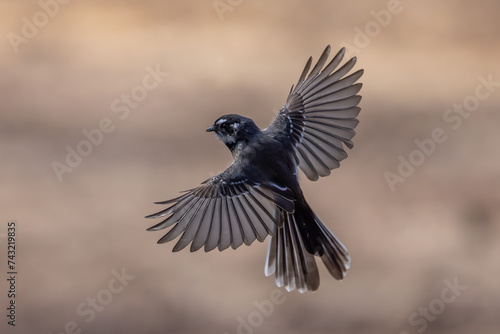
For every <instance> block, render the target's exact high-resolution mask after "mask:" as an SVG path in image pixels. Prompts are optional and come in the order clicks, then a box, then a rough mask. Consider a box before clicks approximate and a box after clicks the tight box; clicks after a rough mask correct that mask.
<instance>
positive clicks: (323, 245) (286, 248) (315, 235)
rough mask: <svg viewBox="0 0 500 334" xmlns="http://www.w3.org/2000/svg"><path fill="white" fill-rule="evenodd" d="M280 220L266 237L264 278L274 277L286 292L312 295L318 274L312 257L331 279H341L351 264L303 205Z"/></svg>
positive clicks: (343, 249)
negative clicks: (266, 250) (321, 265)
mask: <svg viewBox="0 0 500 334" xmlns="http://www.w3.org/2000/svg"><path fill="white" fill-rule="evenodd" d="M304 203H305V202H304ZM283 219H284V221H283V226H282V227H281V228H279V229H278V230H277V231H276V234H275V235H273V236H271V237H270V241H269V247H268V252H267V259H266V267H265V274H266V276H271V275H272V274H275V277H276V284H277V285H278V286H279V287H281V286H285V288H286V289H287V290H288V291H292V290H294V289H297V290H298V291H299V292H301V293H303V292H305V291H315V290H317V289H318V287H319V272H318V267H317V265H316V260H315V258H314V256H318V257H321V259H322V260H323V263H324V264H325V266H326V268H327V269H328V271H329V272H330V274H331V275H332V276H333V277H334V278H335V279H337V280H341V279H343V278H344V276H345V275H346V271H347V270H348V269H349V265H350V262H351V259H350V257H349V254H348V252H347V249H346V248H345V246H344V245H343V244H342V243H341V242H340V241H339V240H338V239H337V238H336V237H335V236H334V235H333V234H332V233H331V232H330V231H329V230H328V228H327V227H326V226H325V225H324V224H323V223H322V222H321V220H320V219H319V218H318V217H317V216H316V215H315V214H314V212H313V211H312V210H311V209H310V207H309V206H308V205H307V203H305V205H304V207H303V208H296V210H295V212H294V213H285V214H284V215H283Z"/></svg>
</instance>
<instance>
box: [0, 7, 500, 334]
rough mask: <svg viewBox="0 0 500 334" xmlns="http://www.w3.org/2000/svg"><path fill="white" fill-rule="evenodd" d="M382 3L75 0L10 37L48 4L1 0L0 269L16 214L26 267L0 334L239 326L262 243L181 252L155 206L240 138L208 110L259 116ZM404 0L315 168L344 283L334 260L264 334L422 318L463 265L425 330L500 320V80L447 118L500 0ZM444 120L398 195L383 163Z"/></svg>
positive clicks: (485, 69)
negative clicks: (10, 320)
mask: <svg viewBox="0 0 500 334" xmlns="http://www.w3.org/2000/svg"><path fill="white" fill-rule="evenodd" d="M224 2H225V1H224ZM233 3H236V2H233ZM388 3H389V2H388V1H357V2H346V1H342V2H340V1H330V2H327V1H324V2H314V3H312V2H305V1H275V2H265V1H255V0H254V1H242V2H241V3H240V4H239V5H235V6H233V7H234V8H233V10H232V11H228V12H225V13H224V14H223V17H224V20H223V21H221V20H220V19H219V16H218V15H217V12H216V11H215V9H214V6H213V2H212V1H198V2H194V1H193V2H186V1H170V2H161V1H142V2H139V1H137V2H136V1H121V2H119V1H115V2H106V3H102V2H98V1H74V2H70V3H68V4H65V5H60V8H59V11H58V13H57V14H55V15H54V17H53V18H50V19H49V21H48V24H47V25H46V26H44V27H42V28H40V29H39V31H38V33H37V34H36V35H35V36H34V37H33V38H30V39H29V40H28V42H27V43H26V44H21V45H19V50H18V51H19V52H18V53H16V52H14V49H13V47H12V45H11V44H10V43H9V39H8V38H7V36H8V34H9V33H10V32H14V33H17V34H20V33H21V28H22V25H23V21H22V18H23V17H27V18H28V19H30V20H31V18H32V16H33V15H34V14H36V13H37V12H39V11H40V10H41V7H40V4H39V3H37V2H28V1H16V2H14V1H1V2H0V22H2V23H1V24H0V27H1V31H0V35H2V36H6V37H5V38H3V39H2V42H1V43H2V52H1V53H0V73H1V76H0V107H1V114H0V152H1V159H2V161H1V164H0V175H2V177H1V180H2V181H1V182H2V184H1V187H0V212H1V225H0V226H1V227H0V233H2V234H0V237H1V238H2V239H1V240H2V244H1V245H0V247H2V251H1V252H0V255H1V259H0V264H1V268H2V269H1V270H2V271H1V272H2V277H4V276H3V275H4V274H5V273H6V271H7V270H6V266H5V262H6V252H5V248H6V245H5V233H6V230H7V222H8V221H10V220H15V221H16V222H17V225H18V231H17V232H18V253H17V262H18V271H19V277H18V293H19V297H18V304H19V305H18V315H17V326H16V327H15V328H12V327H10V326H7V325H6V317H4V315H3V313H2V318H1V319H3V320H2V323H1V325H0V328H2V330H1V331H2V333H5V332H8V333H59V332H62V331H64V327H65V325H66V324H67V323H68V322H70V321H74V322H75V323H76V324H77V325H78V326H79V328H80V329H81V330H82V333H118V332H119V333H159V332H162V333H194V332H200V333H224V332H228V333H235V332H236V331H237V326H238V320H237V319H238V317H241V318H244V319H247V318H248V316H249V315H250V314H252V312H255V310H256V307H255V306H254V304H253V302H254V301H258V302H260V301H263V300H264V299H269V296H270V294H271V291H273V290H274V289H275V286H274V281H273V279H272V278H266V277H264V273H263V265H264V257H265V251H266V245H264V244H258V243H256V244H254V245H252V247H242V248H240V249H238V250H237V251H226V252H223V253H218V252H212V253H208V254H205V253H203V252H198V253H189V252H188V251H184V252H180V253H176V254H173V253H171V252H170V250H171V248H172V246H173V244H167V245H156V240H157V239H159V238H160V236H161V235H162V234H161V233H151V232H146V231H145V229H146V228H147V227H149V226H150V225H151V223H152V222H150V221H146V220H145V219H143V216H145V215H146V214H149V213H152V212H154V211H155V210H157V209H158V207H157V206H155V205H153V204H152V202H153V201H158V200H164V199H168V198H171V197H173V196H175V195H176V194H177V193H178V191H180V190H183V189H186V188H189V187H193V186H196V185H197V184H198V183H199V182H201V181H202V180H204V179H206V178H208V177H209V176H211V175H213V174H215V173H216V172H218V171H221V170H222V169H224V168H225V167H226V165H227V163H228V162H229V161H230V154H229V153H228V152H227V150H226V148H225V147H224V146H223V145H222V144H221V143H220V142H218V141H217V140H216V139H215V138H214V137H213V136H211V135H208V134H206V133H205V132H204V129H205V128H206V127H207V126H208V125H210V124H211V123H212V122H213V120H214V119H215V118H216V117H218V116H220V115H222V114H225V113H232V112H235V113H240V114H244V115H247V116H250V117H252V118H254V119H255V120H256V122H257V123H258V124H259V125H260V126H262V127H265V126H267V124H268V123H269V122H270V121H271V120H272V119H273V117H274V114H275V113H276V112H277V110H278V109H279V108H280V107H281V105H282V104H283V102H284V100H285V98H286V95H287V93H288V90H289V88H290V86H291V84H293V83H295V81H296V80H297V78H298V75H299V74H300V71H301V70H302V66H303V65H304V64H305V61H306V60H307V57H309V56H310V55H313V56H314V58H315V59H317V57H318V56H319V55H320V53H321V51H322V50H323V48H324V47H325V46H326V45H327V44H332V47H333V48H334V49H338V48H339V47H340V45H342V43H348V44H351V45H353V46H355V42H354V38H355V35H356V30H355V29H356V28H359V29H362V30H363V29H365V27H366V25H367V24H369V23H370V22H372V21H374V16H373V14H372V13H371V11H375V12H377V13H379V12H380V10H383V9H386V8H387V6H388ZM401 6H402V8H403V10H402V11H401V12H400V13H399V14H397V15H392V17H391V21H390V22H389V23H388V25H387V26H386V27H382V28H380V31H379V33H378V34H376V36H374V37H372V38H370V43H369V44H368V45H366V47H363V48H361V52H360V53H359V55H358V58H359V62H358V65H357V68H365V75H364V77H363V78H362V82H363V83H364V88H363V90H362V91H361V93H362V95H363V101H362V102H361V106H362V108H363V110H362V113H361V114H360V121H361V123H360V125H359V126H358V128H357V133H358V135H357V136H356V137H355V138H354V141H355V148H354V149H353V150H352V151H351V152H350V157H349V159H347V160H346V161H344V162H343V164H342V166H341V168H340V169H338V170H335V171H334V173H332V175H331V176H330V177H328V178H325V179H322V180H320V181H319V182H316V183H312V182H309V181H307V180H305V179H304V180H303V188H304V192H305V194H306V196H307V197H308V201H309V202H310V203H312V206H313V208H314V209H315V211H316V212H317V213H318V215H319V216H320V217H321V218H322V219H323V220H324V221H325V222H326V223H327V225H328V226H330V228H331V229H332V231H333V232H334V233H336V234H337V235H338V236H339V237H340V238H341V240H342V241H343V242H344V243H345V244H346V245H347V247H348V248H349V251H350V253H351V256H352V259H353V263H352V269H351V270H350V271H349V275H348V276H347V278H346V279H345V280H344V281H343V282H336V281H334V280H333V279H332V278H330V277H328V276H327V273H326V272H325V271H324V270H323V268H321V270H322V284H321V287H320V290H319V291H318V292H317V293H314V294H305V295H299V294H298V293H296V292H294V293H289V294H288V293H287V294H286V301H285V302H284V303H283V304H281V305H276V306H275V310H274V312H273V313H272V315H270V316H269V317H268V318H267V317H266V318H265V320H264V321H263V323H262V324H261V325H260V326H258V328H254V331H255V333H400V332H402V331H406V332H408V333H417V329H419V328H420V326H415V325H412V324H410V323H409V317H410V315H411V314H412V313H413V312H419V309H420V308H423V307H429V305H430V303H432V301H433V300H435V299H436V298H437V299H440V296H441V292H442V290H443V288H444V287H445V286H446V285H445V284H444V283H443V282H444V280H449V281H453V280H454V279H455V278H456V279H458V282H460V284H462V285H466V286H467V289H465V290H464V291H463V292H462V293H461V295H460V296H458V297H457V298H456V300H455V301H454V302H452V303H450V304H446V309H445V310H444V311H443V312H442V313H441V314H439V315H438V316H437V317H436V319H435V320H434V321H429V322H428V327H427V329H426V330H425V332H426V333H498V329H499V328H500V320H499V318H498V312H499V309H500V288H499V287H500V285H499V283H498V282H499V279H498V277H499V275H500V266H499V260H498V257H499V256H500V246H499V243H498V237H499V235H500V224H499V220H500V219H499V218H500V206H499V204H500V194H499V187H500V173H499V170H500V156H499V154H498V143H499V142H500V132H499V131H498V129H497V128H498V124H500V115H499V113H498V108H499V106H500V88H497V89H498V90H496V91H494V92H492V94H491V96H490V97H489V98H487V99H485V100H482V101H481V103H480V105H479V107H478V108H477V110H475V111H474V112H472V114H471V116H470V117H469V118H467V119H464V120H463V122H462V124H461V125H460V127H458V128H457V129H456V130H453V129H452V128H451V126H450V124H448V123H446V122H445V121H443V114H444V113H445V112H446V110H447V109H449V108H451V107H453V105H454V104H456V103H462V102H463V101H464V99H466V98H467V97H469V96H471V95H474V94H475V89H476V86H477V85H478V84H479V81H478V77H480V76H481V77H484V78H487V77H488V75H492V77H493V79H494V80H496V81H500V67H499V65H498V59H499V55H500V44H499V43H498V36H500V25H499V24H498V13H499V10H500V4H499V3H498V2H497V1H493V0H490V1H481V2H476V3H472V2H468V1H439V2H437V1H430V0H428V1H423V0H421V1H401ZM358 46H359V45H358ZM156 66H159V68H160V69H161V70H162V71H165V72H168V73H169V76H168V77H167V78H165V79H164V80H163V82H161V83H160V84H159V86H158V87H157V88H156V89H154V90H152V91H150V92H149V93H148V95H147V97H146V98H145V99H144V100H143V101H142V102H140V103H139V105H138V106H137V107H136V108H135V109H131V111H130V114H129V115H128V117H125V118H124V119H123V120H122V119H120V118H119V116H121V115H122V116H123V114H122V113H114V112H113V111H112V107H111V105H112V103H113V101H114V100H115V99H117V98H120V96H121V95H122V94H123V93H125V94H130V92H131V90H132V89H133V88H134V87H135V86H136V85H140V84H141V83H142V80H143V78H144V76H145V75H146V74H147V73H148V72H147V70H146V68H147V67H150V68H155V67H156ZM103 118H109V119H110V120H111V122H112V124H113V125H114V130H113V131H112V132H111V133H109V134H105V136H104V138H103V140H102V143H101V144H100V145H98V146H96V147H93V150H92V153H91V154H89V155H88V156H87V157H84V158H83V161H82V163H81V164H80V165H79V166H77V167H76V168H75V169H74V170H73V172H71V173H66V174H64V175H63V181H62V182H59V181H58V179H57V177H56V174H55V173H54V171H53V169H52V165H51V164H52V163H53V162H54V161H58V162H61V163H64V159H65V156H66V154H67V152H66V146H67V145H69V146H70V147H72V148H74V149H75V148H76V147H77V145H78V143H79V142H81V141H82V140H84V139H85V137H84V135H83V134H82V131H83V130H88V131H90V130H91V129H94V128H96V127H98V126H99V122H100V121H101V120H102V119H103ZM434 128H442V129H444V130H445V132H446V134H447V140H446V141H445V142H444V143H442V144H439V145H437V147H436V150H435V153H433V154H432V155H431V156H429V157H428V158H426V160H425V162H424V163H423V164H422V165H421V166H419V167H417V168H416V169H415V172H414V173H413V174H412V175H411V176H410V177H408V178H407V180H406V181H405V182H404V183H398V184H396V186H395V191H393V192H391V190H390V188H389V186H388V184H387V182H386V180H385V178H384V173H385V172H387V171H390V172H393V173H395V172H396V171H397V168H398V164H399V161H398V156H399V155H402V156H403V157H406V158H408V156H409V155H410V154H411V152H413V151H414V150H415V149H416V146H415V143H414V140H415V139H419V140H423V139H425V138H429V137H430V135H431V132H432V130H433V129H434ZM122 268H125V270H126V272H127V273H128V274H129V275H133V276H134V277H135V278H134V279H133V280H132V281H130V282H129V284H128V285H127V286H126V287H125V288H124V289H123V291H122V292H120V293H117V294H115V295H113V299H112V300H111V301H110V302H109V304H108V305H105V306H104V308H103V310H102V311H100V312H96V314H95V319H93V320H92V321H89V322H88V323H87V322H86V321H85V320H86V319H88V317H87V316H81V315H79V314H78V313H77V312H76V310H77V308H78V306H79V305H80V304H81V303H85V302H86V300H87V298H89V297H90V298H92V297H96V295H98V294H99V293H100V292H101V291H102V290H103V289H106V288H107V287H108V283H109V282H110V280H111V279H112V278H113V275H112V273H111V272H112V270H117V271H121V269H122ZM0 287H1V289H2V290H1V291H0V301H1V305H2V309H5V307H6V303H7V297H6V289H5V288H6V285H5V280H4V279H2V285H0ZM420 318H421V317H420Z"/></svg>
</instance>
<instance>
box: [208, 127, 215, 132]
mask: <svg viewBox="0 0 500 334" xmlns="http://www.w3.org/2000/svg"><path fill="white" fill-rule="evenodd" d="M212 131H215V126H211V127H209V128H208V129H207V132H212Z"/></svg>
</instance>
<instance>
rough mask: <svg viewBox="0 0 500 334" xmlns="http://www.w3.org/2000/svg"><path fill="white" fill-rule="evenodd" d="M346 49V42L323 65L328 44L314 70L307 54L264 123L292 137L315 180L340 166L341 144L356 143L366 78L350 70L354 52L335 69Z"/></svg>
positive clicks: (299, 158) (298, 155) (304, 168)
mask: <svg viewBox="0 0 500 334" xmlns="http://www.w3.org/2000/svg"><path fill="white" fill-rule="evenodd" d="M344 53H345V49H344V48H342V49H341V50H340V51H339V52H338V53H337V55H336V56H335V57H334V58H333V59H332V61H331V62H330V63H329V64H328V65H326V66H325V67H324V68H323V65H324V64H325V63H326V60H327V59H328V55H329V54H330V46H327V48H326V49H325V51H324V52H323V54H322V55H321V57H320V59H319V60H318V63H317V64H316V65H315V66H314V68H313V69H312V70H311V72H310V73H309V68H310V67H311V62H312V58H309V60H308V62H307V64H306V67H305V68H304V71H303V72H302V75H301V76H300V78H299V81H298V82H297V85H296V86H295V88H294V87H293V86H292V89H291V91H290V94H289V96H288V98H287V101H286V103H285V106H284V107H283V108H282V109H281V111H280V112H279V114H278V116H277V117H276V119H275V121H274V122H273V123H272V124H271V125H270V126H269V128H267V129H266V131H268V133H274V134H275V135H276V136H280V137H281V138H283V139H286V138H288V139H289V140H290V141H291V144H292V146H293V147H294V154H295V159H296V162H297V164H298V165H299V167H300V169H302V171H303V172H304V173H305V174H306V176H307V177H308V178H309V179H310V180H313V181H315V180H317V179H318V178H319V177H320V176H327V175H330V170H332V169H334V168H337V167H339V165H340V164H339V162H340V161H341V160H343V159H345V158H347V153H346V152H345V150H344V147H343V144H344V145H345V146H347V147H348V148H352V147H353V143H352V141H351V139H352V137H353V136H354V134H355V132H354V128H355V127H356V125H357V124H358V120H357V119H356V117H357V116H358V114H359V111H360V110H361V109H360V108H359V107H358V106H357V105H358V103H359V101H360V100H361V96H359V95H356V94H357V93H358V91H359V90H360V89H361V86H362V84H361V83H356V81H357V80H358V79H359V78H360V77H361V75H362V74H363V70H359V71H357V72H354V73H352V74H350V75H348V76H346V74H347V73H348V72H349V71H350V70H351V69H352V68H353V66H354V64H355V63H356V58H352V59H350V60H349V61H347V62H346V63H345V64H344V65H343V66H341V67H340V68H338V69H336V68H337V67H338V66H339V64H340V62H341V61H342V58H343V57H344ZM322 68H323V69H322ZM308 73H309V74H308Z"/></svg>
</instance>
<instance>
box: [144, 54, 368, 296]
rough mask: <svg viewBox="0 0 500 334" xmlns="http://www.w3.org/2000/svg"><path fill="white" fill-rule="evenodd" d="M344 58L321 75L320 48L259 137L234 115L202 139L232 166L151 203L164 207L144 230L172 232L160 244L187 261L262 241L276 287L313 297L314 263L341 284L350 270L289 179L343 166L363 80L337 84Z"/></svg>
mask: <svg viewBox="0 0 500 334" xmlns="http://www.w3.org/2000/svg"><path fill="white" fill-rule="evenodd" d="M344 51H345V50H344V49H341V50H340V52H338V53H337V55H336V56H335V57H334V58H333V59H332V61H331V62H330V63H329V64H328V65H326V66H325V67H324V68H323V66H324V65H325V63H326V60H327V58H328V55H329V53H330V46H328V47H327V48H326V49H325V51H324V52H323V54H322V55H321V57H320V59H319V61H318V63H317V64H316V65H315V66H314V68H313V69H312V70H311V71H310V72H309V68H310V66H311V62H312V58H309V60H308V62H307V64H306V67H305V68H304V71H303V72H302V75H301V76H300V78H299V81H298V83H297V85H296V86H295V87H292V89H291V91H290V94H289V96H288V98H287V101H286V103H285V106H284V107H283V108H282V109H281V111H280V112H279V114H278V116H277V117H276V119H275V120H274V122H273V123H272V124H271V125H270V126H269V127H268V128H267V129H264V130H262V131H261V130H260V129H259V128H258V127H257V125H255V123H254V122H253V121H252V120H251V119H250V118H246V117H243V116H239V115H234V114H230V115H225V116H222V117H220V118H218V119H217V120H216V121H215V122H214V124H213V126H211V127H209V128H208V129H207V131H208V132H215V135H216V136H217V138H219V139H220V140H221V141H222V142H224V144H226V146H227V147H228V148H229V150H230V151H231V153H232V155H233V158H234V161H233V163H232V164H231V166H229V167H228V168H227V169H226V170H225V171H224V172H222V173H220V174H219V175H216V176H214V177H212V178H210V179H208V180H206V181H205V182H203V183H202V185H201V186H199V187H197V188H194V189H191V190H189V191H187V192H185V193H184V194H183V195H181V196H179V197H177V198H174V199H172V200H169V201H165V202H159V203H158V204H168V205H169V206H168V207H167V208H166V209H164V210H162V211H160V212H158V213H156V214H153V215H150V216H147V218H160V217H166V218H165V219H164V220H163V221H161V222H160V223H158V224H156V225H155V226H153V227H151V228H149V230H151V231H157V230H161V229H164V228H167V227H170V226H172V225H174V226H173V227H172V228H171V229H170V231H169V232H168V233H167V234H166V235H164V236H163V237H162V238H161V239H160V240H159V241H158V242H159V243H164V242H167V241H171V240H174V239H175V238H177V237H178V236H179V235H181V234H182V235H181V237H180V238H179V240H178V241H177V244H176V245H175V246H174V249H173V251H174V252H175V251H179V250H181V249H183V248H184V247H186V246H187V245H189V244H191V246H190V249H191V251H196V250H199V249H200V248H202V247H204V249H205V251H207V252H208V251H211V250H213V249H215V248H218V249H219V250H220V251H222V250H224V249H226V248H228V247H230V246H231V247H232V248H234V249H236V248H237V247H239V246H241V245H242V244H243V243H245V244H246V245H250V244H251V243H252V242H253V241H255V240H259V241H260V242H262V241H264V239H265V238H266V237H267V236H268V235H270V241H269V248H268V254H267V260H266V266H265V273H266V275H267V276H269V275H272V274H273V273H274V274H275V276H276V284H277V285H278V286H285V287H286V289H287V290H289V291H291V290H293V289H298V290H299V291H300V292H304V291H307V290H310V291H314V290H316V289H317V288H318V286H319V274H318V268H317V266H316V261H315V259H314V257H315V256H318V257H320V258H321V259H322V260H323V263H324V264H325V266H326V267H327V269H328V271H329V272H330V274H331V275H332V276H333V277H334V278H336V279H339V280H340V279H342V278H343V277H344V276H345V274H346V271H347V269H349V265H350V257H349V255H348V252H347V249H346V248H345V247H344V245H342V243H341V242H340V241H339V240H338V239H337V238H336V237H335V236H334V235H333V234H332V233H331V232H330V231H329V230H328V228H327V227H326V226H325V225H324V224H323V223H322V222H321V220H320V219H319V218H318V217H317V216H316V215H315V214H314V212H313V211H312V209H311V208H310V207H309V205H308V204H307V202H306V200H305V198H304V196H303V194H302V191H301V189H300V186H299V181H298V175H297V166H298V167H300V169H301V170H302V171H303V172H304V173H305V174H306V176H307V177H308V178H309V179H310V180H313V181H315V180H317V179H318V178H319V177H320V176H327V175H329V174H330V170H331V169H334V168H337V167H339V162H340V161H341V160H343V159H345V158H346V157H347V153H346V152H345V150H344V145H345V146H347V147H348V148H352V146H353V143H352V141H351V139H352V137H353V136H354V134H355V132H354V128H355V127H356V125H357V124H358V120H357V119H356V117H357V116H358V114H359V111H360V108H359V107H358V106H357V105H358V103H359V101H360V100H361V96H359V95H356V94H357V93H358V91H359V90H360V89H361V84H360V83H356V81H357V80H358V79H359V78H360V77H361V75H362V74H363V71H362V70H359V71H357V72H355V73H352V74H350V75H348V76H346V75H347V73H348V72H349V71H350V70H351V69H352V67H353V66H354V64H355V62H356V59H355V58H352V59H350V60H349V61H347V62H346V63H345V64H344V65H343V66H341V67H340V68H338V69H337V70H335V69H336V68H337V67H338V65H339V64H340V62H341V61H342V58H343V56H344ZM334 70H335V71H334Z"/></svg>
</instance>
